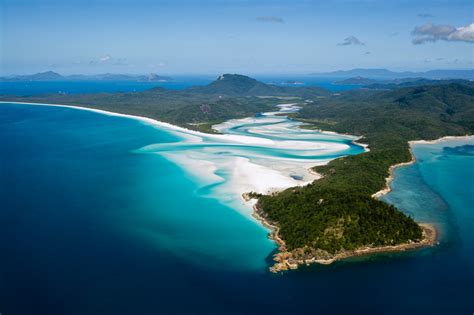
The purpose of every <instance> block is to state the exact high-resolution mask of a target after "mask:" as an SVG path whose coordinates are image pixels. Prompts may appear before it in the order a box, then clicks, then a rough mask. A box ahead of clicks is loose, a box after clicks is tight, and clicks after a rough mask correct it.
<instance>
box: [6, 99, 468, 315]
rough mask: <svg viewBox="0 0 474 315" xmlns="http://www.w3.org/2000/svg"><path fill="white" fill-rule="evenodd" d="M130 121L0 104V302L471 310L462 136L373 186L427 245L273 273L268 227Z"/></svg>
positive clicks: (151, 130)
mask: <svg viewBox="0 0 474 315" xmlns="http://www.w3.org/2000/svg"><path fill="white" fill-rule="evenodd" d="M177 140H178V139H177V138H176V136H175V135H173V134H171V133H169V132H166V131H165V130H160V129H159V128H155V127H153V126H150V125H146V124H144V123H141V122H139V121H136V120H132V119H128V118H123V117H114V116H105V115H101V114H97V113H92V112H87V111H81V110H74V109H68V108H58V107H43V106H29V105H5V104H0V197H1V207H0V236H1V237H0V253H1V259H0V313H1V314H2V315H3V314H242V313H248V314H257V313H259V314H294V313H301V314H328V313H330V314H381V313H383V314H471V313H472V312H473V311H474V299H473V292H474V250H473V249H474V231H473V229H472V227H473V224H474V209H473V204H474V197H473V196H474V191H473V189H474V187H473V186H474V185H472V182H473V181H472V179H473V178H474V150H473V149H474V147H473V144H474V143H473V141H472V140H471V141H470V142H466V141H449V142H442V143H439V144H436V145H418V146H416V147H415V149H414V153H415V155H416V156H417V158H418V162H417V163H416V164H414V165H413V166H409V167H405V168H400V169H397V170H396V179H395V181H394V182H393V188H394V191H393V192H392V193H390V194H389V195H387V196H386V197H385V200H387V201H388V202H393V203H395V204H396V205H397V206H399V207H400V208H401V209H402V210H403V211H406V212H407V213H409V214H410V215H412V216H414V217H415V218H416V219H417V220H420V221H425V222H433V223H435V224H436V225H437V226H438V227H439V228H440V230H441V239H440V242H441V244H440V245H439V246H437V247H436V248H433V249H424V250H421V251H415V252H409V253H403V254H381V255H377V256H371V257H369V258H354V259H351V260H347V261H344V262H338V263H335V264H333V265H331V266H311V267H305V268H301V269H300V270H298V271H295V272H288V273H285V274H282V275H274V274H270V273H268V272H267V271H266V267H267V266H268V263H269V262H270V256H271V253H272V251H273V250H274V245H273V244H272V242H271V241H269V240H268V239H267V238H266V233H267V231H266V230H265V229H263V228H262V227H261V226H260V225H259V224H257V223H256V222H254V221H252V220H249V219H248V218H246V217H244V216H243V215H241V214H240V213H238V212H237V211H235V210H234V209H231V208H229V207H227V206H225V204H223V203H220V202H218V200H215V199H213V198H202V197H201V196H200V195H199V193H198V185H197V183H196V182H195V181H194V180H193V178H191V177H189V176H187V175H186V173H185V172H184V171H183V170H182V169H180V168H178V167H177V166H176V165H175V164H173V163H172V162H170V161H169V160H167V159H164V158H163V157H161V156H160V155H158V154H141V153H138V152H137V149H139V148H142V147H144V146H146V145H148V144H150V143H171V142H174V141H177Z"/></svg>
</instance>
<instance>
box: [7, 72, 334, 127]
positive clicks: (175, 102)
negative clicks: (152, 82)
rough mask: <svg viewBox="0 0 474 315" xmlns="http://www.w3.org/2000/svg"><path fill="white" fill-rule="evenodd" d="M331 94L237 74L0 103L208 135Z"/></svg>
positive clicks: (34, 97)
mask: <svg viewBox="0 0 474 315" xmlns="http://www.w3.org/2000/svg"><path fill="white" fill-rule="evenodd" d="M330 94H331V93H330V92H329V91H326V90H324V89H321V88H318V87H279V86H274V85H269V84H265V83H262V82H259V81H257V80H255V79H252V78H249V77H246V76H242V75H231V74H226V75H222V76H220V77H219V78H218V79H217V80H216V81H214V82H212V83H210V84H209V85H207V86H200V87H192V88H188V89H185V90H181V91H177V90H169V89H164V88H161V87H156V88H152V89H150V90H146V91H143V92H130V93H96V94H71V95H66V94H49V95H34V96H30V97H28V96H23V97H15V96H10V95H3V96H0V100H3V101H22V102H39V103H51V104H69V105H78V106H84V107H91V108H98V109H103V110H109V111H115V112H119V113H124V114H131V115H141V116H147V117H150V118H154V119H157V120H162V121H166V122H170V123H173V124H176V125H180V126H183V127H187V128H193V129H198V130H202V131H212V129H211V128H210V125H211V124H213V123H219V122H222V121H225V120H228V119H232V118H241V117H247V116H253V115H255V114H256V113H259V112H262V111H270V110H274V106H275V104H277V103H282V102H289V101H290V100H292V101H296V102H300V101H302V99H303V98H315V97H318V96H328V95H330Z"/></svg>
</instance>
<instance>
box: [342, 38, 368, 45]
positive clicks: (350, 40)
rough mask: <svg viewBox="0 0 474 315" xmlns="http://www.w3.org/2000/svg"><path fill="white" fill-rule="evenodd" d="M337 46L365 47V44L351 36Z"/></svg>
mask: <svg viewBox="0 0 474 315" xmlns="http://www.w3.org/2000/svg"><path fill="white" fill-rule="evenodd" d="M337 45H339V46H350V45H355V46H365V43H363V42H362V41H361V40H359V39H358V38H357V37H355V36H349V37H346V38H344V41H343V42H342V43H339V44H337Z"/></svg>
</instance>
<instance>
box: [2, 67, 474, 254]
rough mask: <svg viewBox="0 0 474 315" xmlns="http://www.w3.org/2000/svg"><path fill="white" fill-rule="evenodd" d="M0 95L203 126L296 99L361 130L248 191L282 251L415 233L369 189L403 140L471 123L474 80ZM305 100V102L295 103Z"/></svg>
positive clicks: (456, 130) (468, 129)
mask: <svg viewBox="0 0 474 315" xmlns="http://www.w3.org/2000/svg"><path fill="white" fill-rule="evenodd" d="M295 97H296V99H295ZM0 99H2V100H5V101H27V102H45V103H53V104H70V105H79V106H85V107H91V108H98V109H103V110H110V111H114V112H119V113H124V114H132V115H140V116H147V117H150V118H154V119H157V120H161V121H167V122H170V123H173V124H176V125H180V126H184V127H187V128H193V129H197V130H201V131H204V132H214V131H213V130H212V128H211V127H212V124H214V123H218V122H222V121H225V120H228V119H232V118H240V117H246V116H252V115H254V114H256V113H258V112H263V111H270V110H274V105H275V104H277V103H279V102H280V103H281V102H282V99H284V100H286V101H287V102H288V101H289V100H291V102H298V100H299V102H301V105H302V106H303V109H302V110H301V111H300V112H298V113H296V114H293V118H295V119H299V120H301V121H303V122H306V123H308V125H306V126H305V128H314V129H323V130H331V131H336V132H340V133H350V134H355V135H360V136H363V140H362V141H363V142H364V143H367V144H368V145H369V147H370V152H367V153H364V154H360V155H357V156H348V157H345V158H341V159H337V160H334V161H332V162H330V163H329V164H328V165H325V166H318V167H315V168H314V169H315V171H317V172H319V173H321V174H322V175H324V177H323V178H322V179H320V180H318V181H315V182H313V183H312V184H310V185H308V186H306V187H300V188H291V189H288V190H286V191H284V192H281V193H279V194H274V195H271V196H262V195H258V194H249V196H250V197H257V198H259V201H258V204H257V206H258V207H259V209H260V210H261V211H260V212H262V213H263V216H265V217H266V218H267V219H268V220H269V221H270V222H273V223H276V224H278V225H279V227H280V231H279V233H280V236H281V237H282V239H284V240H285V242H286V245H287V247H288V249H289V250H292V249H296V248H301V247H306V246H309V247H312V248H318V249H322V250H325V251H327V252H330V253H335V252H337V251H339V250H343V249H347V250H349V249H355V248H357V247H360V246H365V245H395V244H400V243H404V242H407V241H409V240H412V241H415V240H419V239H420V238H421V237H422V233H421V229H420V227H419V226H418V225H417V224H416V223H415V222H414V221H413V219H412V218H409V217H408V216H406V215H405V214H403V213H401V212H400V211H398V210H397V209H396V208H394V207H393V206H390V205H387V204H386V203H384V202H382V201H379V200H375V199H374V198H372V197H371V195H372V194H374V193H375V192H377V191H379V190H380V189H382V188H383V187H384V185H385V178H386V177H387V176H388V170H389V167H390V166H391V165H394V164H397V163H401V162H407V161H409V160H410V159H411V156H410V152H409V146H408V141H410V140H418V139H436V138H440V137H442V136H446V135H465V134H468V133H472V132H473V131H474V87H473V83H472V82H468V81H462V82H460V83H449V84H432V85H427V86H415V87H408V88H401V89H400V88H399V89H394V90H389V91H376V90H369V89H361V90H355V91H349V92H344V93H340V94H339V93H338V94H331V93H330V92H328V91H324V90H322V89H320V88H314V87H313V88H311V87H278V86H272V85H266V84H263V83H261V82H258V81H256V80H253V79H250V78H247V77H244V76H239V75H224V76H222V77H220V78H219V79H218V80H217V81H215V82H213V83H211V84H210V85H208V86H205V87H193V88H189V89H186V90H184V91H171V90H165V89H162V88H155V89H151V90H148V91H145V92H140V93H115V94H89V95H60V94H54V95H43V96H32V97H11V96H8V97H7V96H5V97H0ZM308 99H310V100H312V103H310V102H302V100H308ZM283 102H284V101H283Z"/></svg>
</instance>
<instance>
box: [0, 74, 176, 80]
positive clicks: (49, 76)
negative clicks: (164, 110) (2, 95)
mask: <svg viewBox="0 0 474 315" xmlns="http://www.w3.org/2000/svg"><path fill="white" fill-rule="evenodd" d="M172 80H173V79H172V78H171V77H166V76H160V75H157V74H155V73H150V74H149V75H131V74H113V73H104V74H95V75H84V74H73V75H67V76H63V75H61V74H59V73H57V72H54V71H46V72H40V73H35V74H31V75H12V76H6V77H0V81H3V82H21V81H31V82H40V81H134V82H169V81H172Z"/></svg>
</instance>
